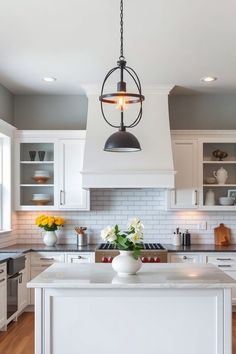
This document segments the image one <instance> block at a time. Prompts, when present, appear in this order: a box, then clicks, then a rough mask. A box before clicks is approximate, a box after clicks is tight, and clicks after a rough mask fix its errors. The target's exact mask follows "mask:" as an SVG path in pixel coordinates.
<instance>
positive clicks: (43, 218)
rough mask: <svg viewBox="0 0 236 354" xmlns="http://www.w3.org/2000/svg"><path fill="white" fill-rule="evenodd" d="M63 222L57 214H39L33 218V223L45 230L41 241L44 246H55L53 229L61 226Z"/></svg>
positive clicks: (55, 238) (55, 240)
mask: <svg viewBox="0 0 236 354" xmlns="http://www.w3.org/2000/svg"><path fill="white" fill-rule="evenodd" d="M64 223H65V220H64V219H63V218H60V217H59V216H50V215H40V216H38V217H37V218H36V219H35V224H36V225H37V226H38V227H41V228H42V229H43V230H44V231H45V232H44V236H43V242H44V243H45V245H46V246H55V244H56V243H57V235H56V233H55V231H56V230H58V228H59V227H62V226H63V225H64Z"/></svg>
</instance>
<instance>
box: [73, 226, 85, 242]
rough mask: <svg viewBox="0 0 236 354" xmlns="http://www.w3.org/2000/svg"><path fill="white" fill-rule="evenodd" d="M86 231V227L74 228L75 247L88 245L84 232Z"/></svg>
mask: <svg viewBox="0 0 236 354" xmlns="http://www.w3.org/2000/svg"><path fill="white" fill-rule="evenodd" d="M86 230H87V227H83V226H76V227H75V231H76V234H77V247H78V246H87V245H88V237H87V234H86V233H85V231H86Z"/></svg>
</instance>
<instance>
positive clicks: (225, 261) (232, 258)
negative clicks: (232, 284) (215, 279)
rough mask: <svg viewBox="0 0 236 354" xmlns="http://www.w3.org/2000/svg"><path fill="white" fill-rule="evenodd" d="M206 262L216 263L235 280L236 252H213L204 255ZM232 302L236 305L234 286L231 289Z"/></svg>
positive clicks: (235, 289)
mask: <svg viewBox="0 0 236 354" xmlns="http://www.w3.org/2000/svg"><path fill="white" fill-rule="evenodd" d="M206 262H207V263H212V264H214V265H216V266H217V267H218V268H220V269H221V270H223V271H224V272H225V273H226V274H228V275H229V276H230V277H231V278H233V279H235V280H236V253H214V255H212V254H208V255H207V256H206ZM232 303H233V305H236V288H233V289H232Z"/></svg>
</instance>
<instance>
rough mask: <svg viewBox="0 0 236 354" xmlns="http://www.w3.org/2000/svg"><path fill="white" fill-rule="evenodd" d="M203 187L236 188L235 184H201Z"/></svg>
mask: <svg viewBox="0 0 236 354" xmlns="http://www.w3.org/2000/svg"><path fill="white" fill-rule="evenodd" d="M203 187H226V188H228V187H236V184H214V183H212V184H203Z"/></svg>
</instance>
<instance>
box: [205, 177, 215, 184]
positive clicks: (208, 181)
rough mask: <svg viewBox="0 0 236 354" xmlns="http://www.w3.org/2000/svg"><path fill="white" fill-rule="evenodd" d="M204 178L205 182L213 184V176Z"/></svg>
mask: <svg viewBox="0 0 236 354" xmlns="http://www.w3.org/2000/svg"><path fill="white" fill-rule="evenodd" d="M204 180H205V183H206V184H214V183H216V179H215V177H205V179H204Z"/></svg>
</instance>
